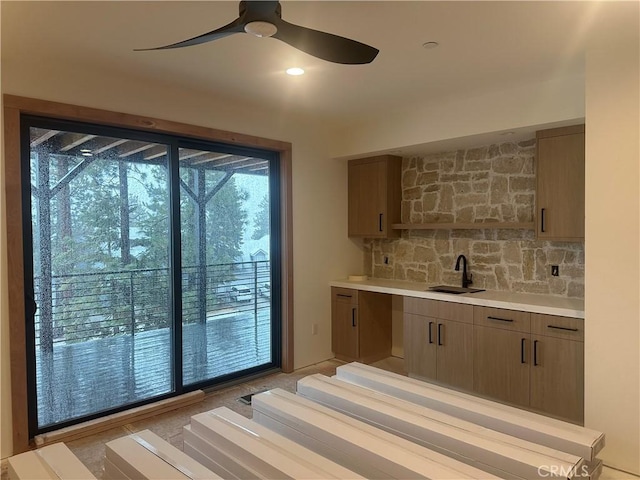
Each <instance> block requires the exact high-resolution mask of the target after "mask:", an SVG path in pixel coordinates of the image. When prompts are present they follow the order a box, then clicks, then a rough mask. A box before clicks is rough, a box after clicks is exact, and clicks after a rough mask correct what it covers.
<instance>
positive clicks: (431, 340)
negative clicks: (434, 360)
mask: <svg viewBox="0 0 640 480" xmlns="http://www.w3.org/2000/svg"><path fill="white" fill-rule="evenodd" d="M432 326H433V322H429V343H433V337H432V335H431V327H432Z"/></svg>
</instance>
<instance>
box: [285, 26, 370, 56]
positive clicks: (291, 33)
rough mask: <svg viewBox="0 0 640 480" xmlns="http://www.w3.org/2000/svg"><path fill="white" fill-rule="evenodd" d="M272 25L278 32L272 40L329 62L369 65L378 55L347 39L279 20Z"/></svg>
mask: <svg viewBox="0 0 640 480" xmlns="http://www.w3.org/2000/svg"><path fill="white" fill-rule="evenodd" d="M274 24H275V25H276V27H277V28H278V31H277V32H276V33H275V35H273V38H277V39H278V40H281V41H283V42H285V43H287V44H289V45H291V46H292V47H295V48H297V49H298V50H302V51H303V52H306V53H308V54H309V55H313V56H314V57H318V58H321V59H323V60H327V61H329V62H333V63H343V64H352V65H361V64H364V63H371V62H372V61H373V59H374V58H376V55H378V51H379V50H378V49H377V48H373V47H371V46H369V45H365V44H364V43H360V42H357V41H355V40H351V39H349V38H344V37H339V36H338V35H333V34H331V33H326V32H320V31H318V30H313V29H311V28H307V27H301V26H299V25H294V24H293V23H289V22H285V21H284V20H282V19H280V18H278V19H276V20H275V21H274Z"/></svg>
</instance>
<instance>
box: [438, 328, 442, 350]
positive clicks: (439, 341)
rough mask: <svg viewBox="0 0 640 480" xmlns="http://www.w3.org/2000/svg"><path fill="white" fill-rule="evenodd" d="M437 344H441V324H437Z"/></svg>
mask: <svg viewBox="0 0 640 480" xmlns="http://www.w3.org/2000/svg"><path fill="white" fill-rule="evenodd" d="M438 345H442V324H441V323H439V324H438Z"/></svg>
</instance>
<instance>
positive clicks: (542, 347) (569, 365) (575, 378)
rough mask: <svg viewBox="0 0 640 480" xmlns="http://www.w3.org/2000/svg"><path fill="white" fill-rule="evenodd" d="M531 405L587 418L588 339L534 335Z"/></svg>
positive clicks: (560, 414) (567, 416) (573, 417)
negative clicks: (586, 356) (585, 389)
mask: <svg viewBox="0 0 640 480" xmlns="http://www.w3.org/2000/svg"><path fill="white" fill-rule="evenodd" d="M532 340H533V363H532V366H531V408H535V409H537V410H541V411H543V412H545V413H549V414H551V415H554V416H557V417H561V418H564V419H568V420H572V421H574V422H578V423H583V422H584V343H582V342H579V341H574V340H565V339H561V338H553V337H543V336H533V337H532Z"/></svg>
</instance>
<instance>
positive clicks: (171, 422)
mask: <svg viewBox="0 0 640 480" xmlns="http://www.w3.org/2000/svg"><path fill="white" fill-rule="evenodd" d="M342 363H343V362H340V361H338V360H327V361H325V362H321V363H318V364H316V365H311V366H309V367H305V368H302V369H299V370H296V371H295V372H293V373H290V374H286V373H275V374H272V375H269V376H266V377H263V378H259V379H256V380H251V381H249V382H247V383H243V384H240V385H235V386H232V387H228V388H225V389H221V390H217V391H212V392H210V393H208V394H207V395H206V397H205V399H204V400H203V401H202V403H199V404H196V405H191V406H188V407H184V408H181V409H178V410H174V411H172V412H170V413H165V414H162V415H158V416H156V417H153V418H149V419H147V420H142V421H139V422H135V423H131V424H127V425H124V426H122V427H117V428H113V429H111V430H108V431H106V432H103V433H100V434H97V435H93V436H91V437H87V438H83V439H80V440H75V441H73V442H68V443H67V445H68V447H69V448H70V449H71V450H72V451H73V453H75V454H76V456H77V457H78V458H79V459H80V460H81V461H82V462H83V463H84V464H85V465H86V466H87V468H89V470H91V472H93V474H94V475H95V476H96V477H97V478H102V465H103V459H104V453H105V443H107V442H109V441H111V440H114V439H116V438H119V437H122V436H124V435H128V434H130V433H134V432H138V431H140V430H144V429H149V430H151V431H152V432H154V433H155V434H157V435H159V436H160V437H162V438H164V439H165V440H167V441H169V442H170V443H171V444H173V445H175V446H176V447H178V448H179V449H181V450H182V427H183V426H184V425H187V424H188V423H189V419H190V418H191V416H192V415H195V414H197V413H201V412H206V411H208V410H211V409H213V408H217V407H221V406H225V407H228V408H230V409H231V410H234V411H235V412H238V413H240V414H242V415H244V416H246V417H248V418H251V415H252V413H251V406H250V405H245V404H244V403H242V402H240V401H239V400H238V399H239V398H240V397H241V396H242V395H247V394H250V393H254V392H258V391H262V390H268V389H271V388H282V389H285V390H288V391H291V392H295V386H296V382H297V381H298V379H300V378H302V377H305V376H307V375H311V374H313V373H321V374H323V375H327V376H331V375H334V374H335V371H336V367H337V366H339V365H341V364H342ZM373 365H374V366H376V367H379V368H383V369H385V370H389V371H392V372H396V373H401V374H404V362H403V360H402V359H400V358H395V357H390V358H387V359H384V360H381V361H380V362H376V363H374V364H373ZM3 473H4V474H3V475H2V480H5V478H6V473H5V472H3ZM630 479H633V480H638V479H640V477H635V476H633V475H631V474H629V473H626V472H622V471H619V470H614V469H611V468H607V467H605V468H604V469H603V472H602V475H601V476H600V480H630Z"/></svg>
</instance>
